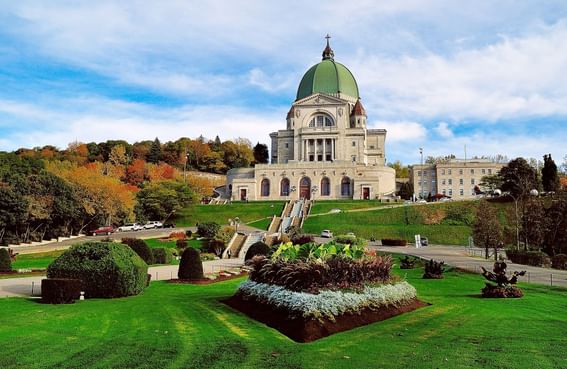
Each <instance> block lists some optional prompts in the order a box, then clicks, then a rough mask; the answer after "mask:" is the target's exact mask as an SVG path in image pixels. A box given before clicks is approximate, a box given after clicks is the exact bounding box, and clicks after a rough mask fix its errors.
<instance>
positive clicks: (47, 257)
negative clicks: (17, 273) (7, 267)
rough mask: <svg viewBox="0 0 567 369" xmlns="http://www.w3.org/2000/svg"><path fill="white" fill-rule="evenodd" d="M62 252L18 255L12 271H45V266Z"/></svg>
mask: <svg viewBox="0 0 567 369" xmlns="http://www.w3.org/2000/svg"><path fill="white" fill-rule="evenodd" d="M63 252H64V250H57V251H49V252H40V253H36V254H22V255H18V257H17V258H16V261H15V262H13V263H12V269H46V268H47V266H48V265H49V264H50V263H51V262H52V261H53V260H54V259H55V258H56V257H58V256H59V255H61V254H62V253H63Z"/></svg>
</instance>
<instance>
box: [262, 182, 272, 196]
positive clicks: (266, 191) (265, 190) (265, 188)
mask: <svg viewBox="0 0 567 369" xmlns="http://www.w3.org/2000/svg"><path fill="white" fill-rule="evenodd" d="M260 187H261V191H260V192H261V195H262V196H270V180H269V179H267V178H264V179H263V180H262V183H261V185H260Z"/></svg>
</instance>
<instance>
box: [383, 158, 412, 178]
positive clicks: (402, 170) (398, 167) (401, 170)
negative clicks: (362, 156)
mask: <svg viewBox="0 0 567 369" xmlns="http://www.w3.org/2000/svg"><path fill="white" fill-rule="evenodd" d="M388 166H389V167H390V168H392V169H394V170H395V171H396V178H409V168H408V167H407V166H404V165H403V164H402V162H401V161H399V160H396V161H395V162H393V163H388Z"/></svg>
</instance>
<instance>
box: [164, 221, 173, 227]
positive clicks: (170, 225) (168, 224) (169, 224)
mask: <svg viewBox="0 0 567 369" xmlns="http://www.w3.org/2000/svg"><path fill="white" fill-rule="evenodd" d="M163 228H175V223H173V222H165V223H164V224H163Z"/></svg>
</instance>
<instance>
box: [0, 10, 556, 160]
mask: <svg viewBox="0 0 567 369" xmlns="http://www.w3.org/2000/svg"><path fill="white" fill-rule="evenodd" d="M278 3H279V4H278ZM278 3H275V2H266V1H206V2H204V1H159V2H150V1H141V0H140V1H130V0H123V1H104V0H102V1H96V2H93V1H49V2H46V1H25V0H24V1H17V2H14V1H10V0H0V150H14V149H17V148H19V147H33V146H41V145H46V144H53V145H56V146H58V147H60V148H65V147H66V146H67V144H68V143H69V142H72V141H75V140H78V141H83V142H90V141H97V142H98V141H103V140H107V139H127V140H129V141H131V142H133V141H136V140H145V139H153V138H155V137H156V136H157V137H159V138H160V139H161V140H162V141H165V140H171V139H177V138H178V137H181V136H189V137H197V136H199V135H200V134H203V135H204V136H205V137H209V138H214V137H215V136H216V135H219V136H220V137H221V139H223V140H224V139H231V138H236V137H247V138H249V139H251V141H252V142H253V143H255V142H256V141H260V142H264V143H269V137H268V134H269V133H270V132H272V131H275V130H277V129H282V128H284V127H285V114H286V112H287V110H288V109H289V106H290V104H291V103H292V102H293V100H294V98H295V92H296V89H297V85H298V84H299V81H300V79H301V77H302V75H303V73H304V72H305V71H306V70H307V69H308V68H309V67H310V66H311V65H313V64H315V63H317V62H318V61H319V60H320V55H321V51H322V49H323V47H324V38H323V36H324V35H325V34H326V33H330V34H331V36H332V39H331V45H332V47H333V49H334V51H335V59H336V60H337V61H339V62H341V63H343V64H345V65H346V66H347V67H348V68H349V69H350V70H351V71H352V72H353V74H354V76H355V78H356V79H357V82H358V84H359V88H360V93H361V96H362V99H363V103H364V105H365V107H366V110H367V113H368V116H369V117H368V122H369V125H370V126H371V127H372V128H386V129H387V130H388V136H387V140H386V154H387V159H388V161H394V160H401V161H402V162H403V163H406V164H408V163H416V162H418V161H419V153H418V148H419V147H423V148H424V151H425V155H435V156H437V155H448V154H455V155H457V156H463V155H464V154H463V151H464V145H466V146H467V154H468V156H469V157H470V156H472V155H479V156H480V155H495V154H503V155H507V156H508V157H510V158H512V157H516V156H526V157H536V158H539V159H541V157H542V155H543V154H546V153H551V154H552V155H553V156H554V158H555V159H556V161H557V162H561V161H562V160H563V157H564V156H565V154H567V147H566V146H565V145H564V143H565V142H567V129H565V128H564V127H565V122H567V3H566V2H565V1H561V0H560V1H522V2H518V1H506V0H501V1H475V2H470V1H448V0H438V1H437V0H429V1H417V0H414V1H412V0H407V1H395V2H393V1H357V2H355V3H353V2H349V1H313V2H305V1H302V2H300V1H287V2H278ZM473 3H474V4H473Z"/></svg>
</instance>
